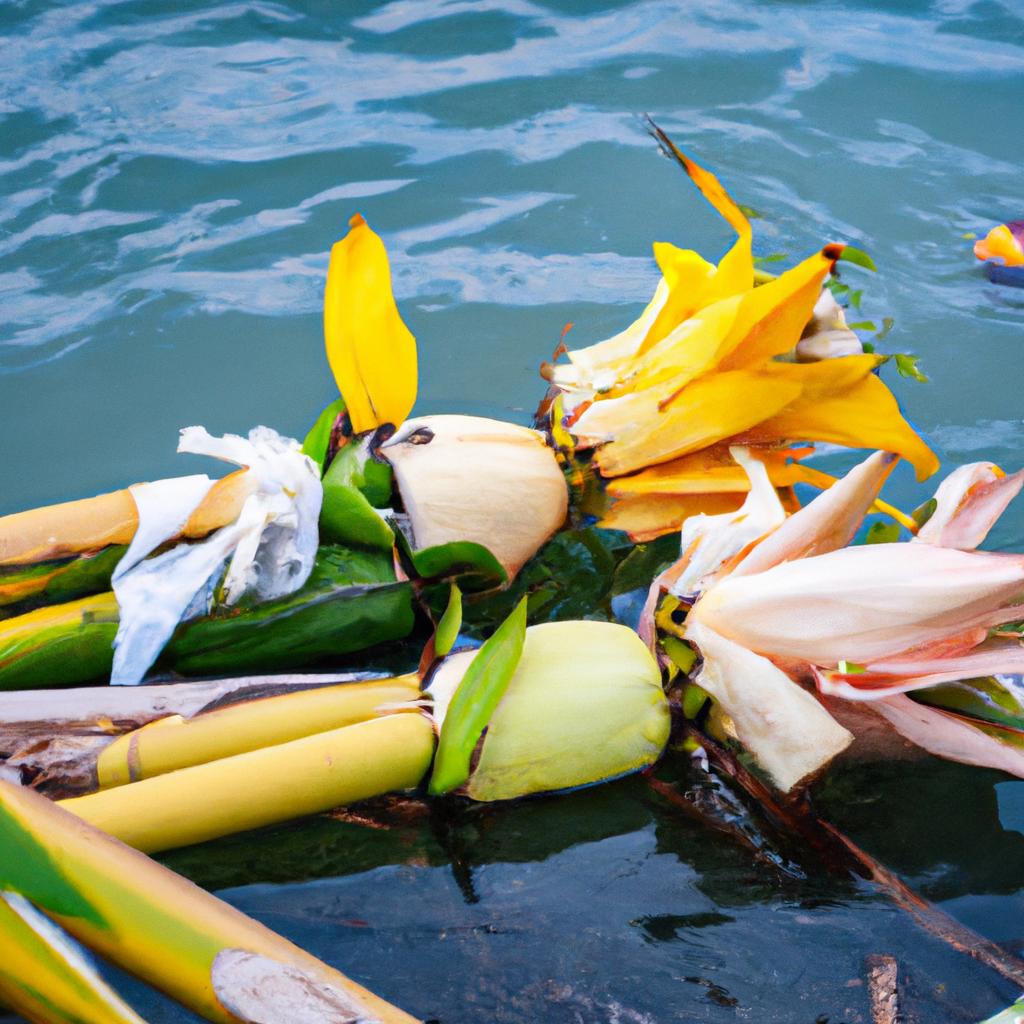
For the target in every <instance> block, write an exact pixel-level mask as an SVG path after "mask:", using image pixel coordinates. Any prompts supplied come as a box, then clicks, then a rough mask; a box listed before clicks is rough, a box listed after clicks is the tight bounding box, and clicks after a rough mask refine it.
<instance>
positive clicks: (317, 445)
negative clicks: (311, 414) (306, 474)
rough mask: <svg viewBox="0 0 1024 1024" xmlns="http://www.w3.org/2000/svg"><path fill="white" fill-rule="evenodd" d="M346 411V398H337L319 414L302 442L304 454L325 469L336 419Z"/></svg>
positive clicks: (322, 469)
mask: <svg viewBox="0 0 1024 1024" xmlns="http://www.w3.org/2000/svg"><path fill="white" fill-rule="evenodd" d="M344 411H345V400H344V399H343V398H336V399H335V400H334V401H333V402H331V404H330V405H329V406H327V408H326V409H324V411H323V412H322V413H320V415H319V416H317V418H316V422H315V423H314V424H313V426H312V427H310V429H309V433H308V434H307V435H306V439H305V440H304V441H303V442H302V454H303V455H308V456H309V457H310V458H311V459H312V460H313V461H314V462H315V463H316V464H317V465H318V466H319V467H320V472H321V473H323V471H324V463H325V462H326V461H327V449H328V448H329V447H330V444H331V431H332V430H333V429H334V421H335V420H336V419H337V418H338V417H339V416H340V415H341V414H342V413H343V412H344Z"/></svg>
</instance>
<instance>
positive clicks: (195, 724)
mask: <svg viewBox="0 0 1024 1024" xmlns="http://www.w3.org/2000/svg"><path fill="white" fill-rule="evenodd" d="M419 696H420V681H419V676H417V675H414V674H412V675H405V676H398V677H397V678H393V679H373V680H368V681H366V682H361V683H342V684H340V685H338V686H324V687H318V688H316V689H313V690H303V691H302V692H300V693H284V694H279V695H277V696H274V697H263V698H258V699H255V700H247V701H244V702H242V703H240V704H235V705H231V706H229V707H224V708H218V709H216V710H214V711H208V712H205V713H203V714H200V715H197V716H196V717H194V718H183V717H182V716H181V715H169V716H168V717H166V718H159V719H157V720H156V721H155V722H150V723H149V724H148V725H144V726H142V728H140V729H136V730H135V731H134V732H130V733H125V734H124V735H123V736H119V737H118V738H117V739H116V740H114V742H113V743H111V744H110V745H109V746H108V747H106V748H105V749H104V750H103V752H102V753H101V754H100V756H99V759H98V761H97V763H96V775H97V779H98V781H99V785H100V788H101V789H109V788H112V787H114V786H123V785H125V784H126V783H129V782H138V781H139V780H140V779H148V778H151V777H153V776H155V775H164V774H166V773H167V772H173V771H176V770H177V769H179V768H188V767H191V766H192V765H197V764H207V763H208V762H210V761H217V760H219V759H221V758H225V757H232V756H234V755H235V754H244V753H246V752H247V751H250V750H259V749H260V748H261V747H270V746H274V745H275V744H279V743H287V742H288V741H290V740H297V739H301V738H302V737H303V736H311V735H313V734H315V733H319V732H327V731H329V730H331V729H340V728H341V727H343V726H346V725H354V724H355V723H356V722H365V721H366V720H367V719H371V718H375V717H377V715H378V714H381V713H383V714H386V713H387V712H386V711H385V712H378V711H377V709H378V708H379V707H381V705H394V704H398V703H401V702H405V701H414V700H416V699H417V698H418V697H419ZM392 710H393V709H392Z"/></svg>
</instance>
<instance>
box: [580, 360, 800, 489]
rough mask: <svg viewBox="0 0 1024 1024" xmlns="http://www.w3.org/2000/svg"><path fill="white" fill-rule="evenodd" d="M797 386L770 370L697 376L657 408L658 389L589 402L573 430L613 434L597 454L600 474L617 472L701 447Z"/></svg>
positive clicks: (755, 417)
mask: <svg viewBox="0 0 1024 1024" xmlns="http://www.w3.org/2000/svg"><path fill="white" fill-rule="evenodd" d="M800 392H801V386H800V385H799V384H797V383H794V382H791V381H787V380H785V379H779V378H777V377H776V376H775V375H774V374H771V375H769V374H762V373H755V372H753V371H750V370H734V371H731V372H729V373H716V374H713V375H711V376H707V377H701V378H699V379H698V380H696V381H694V382H693V383H692V384H690V385H688V386H687V387H685V388H683V390H682V392H681V393H680V394H679V396H678V397H677V398H675V399H674V401H673V402H672V403H671V405H669V406H667V407H666V408H665V409H662V408H661V407H660V406H661V399H663V398H664V397H667V396H665V395H664V393H663V392H659V391H658V389H653V390H651V391H647V392H643V393H641V394H636V395H626V396H624V397H623V398H620V399H612V400H609V401H606V402H595V403H594V405H592V406H591V407H590V408H589V409H587V411H586V412H585V413H584V414H583V415H582V416H581V417H580V420H579V423H578V427H579V431H580V432H581V433H582V434H584V435H586V434H587V433H588V430H590V429H592V428H597V429H598V431H599V433H601V434H603V435H604V436H607V437H612V438H617V440H614V441H611V442H610V443H609V444H607V445H605V446H604V447H603V448H602V449H601V450H600V451H599V452H598V453H597V464H598V467H599V468H600V470H601V472H602V474H604V475H605V476H622V475H623V474H625V473H631V472H633V470H636V469H642V468H644V467H645V466H651V465H654V464H656V463H659V462H667V461H668V460H669V459H672V458H675V457H676V456H678V455H686V454H687V453H688V452H693V451H697V450H698V449H700V448H706V447H707V446H708V445H712V444H716V443H717V442H719V441H723V440H725V438H727V437H732V436H734V435H736V434H739V433H741V432H743V431H745V430H749V429H750V428H752V427H754V426H755V425H756V424H758V423H760V422H761V421H762V420H765V419H768V418H769V417H771V416H774V415H775V414H776V413H779V412H781V411H782V410H783V409H784V408H785V407H786V406H788V405H789V404H790V403H791V402H793V401H795V399H796V398H797V397H798V396H799V395H800Z"/></svg>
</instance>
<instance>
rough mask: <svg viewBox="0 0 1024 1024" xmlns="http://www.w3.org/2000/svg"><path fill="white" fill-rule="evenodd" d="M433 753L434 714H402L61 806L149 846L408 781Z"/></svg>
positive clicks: (299, 813) (259, 822) (285, 816)
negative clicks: (430, 715)
mask: <svg viewBox="0 0 1024 1024" xmlns="http://www.w3.org/2000/svg"><path fill="white" fill-rule="evenodd" d="M433 753H434V729H433V725H432V723H431V721H430V719H429V718H427V717H426V716H425V715H421V714H419V713H417V712H413V713H410V712H403V713H400V714H394V715H387V716H385V717H383V718H376V719H372V720H371V721H368V722H360V723H359V724H357V725H347V726H344V727H343V728H341V729H333V730H331V731H329V732H323V733H317V734H316V735H313V736H306V737H304V738H303V739H298V740H292V741H291V742H289V743H281V744H278V745H277V746H273V747H265V748H263V749H262V750H253V751H249V752H248V753H244V754H236V755H235V756H233V757H226V758H223V759H221V760H219V761H212V762H210V763H209V764H201V765H195V766H194V767H191V768H182V769H181V770H179V771H175V772H170V773H169V774H167V775H157V776H155V777H154V778H151V779H143V780H142V781H141V782H133V783H130V784H129V785H126V786H119V787H117V788H116V789H108V790H101V791H100V792H98V793H93V794H90V795H88V796H82V797H74V798H72V799H70V800H64V801H62V802H61V805H62V806H63V807H64V808H65V809H66V810H69V811H71V812H72V813H74V814H77V815H78V816H79V817H81V818H82V819H84V820H85V821H88V822H90V823H91V824H93V825H95V826H96V827H97V828H100V829H102V830H103V831H104V832H106V833H108V834H109V835H112V836H115V837H116V838H118V839H120V840H121V841H122V842H125V843H127V844H128V845H129V846H133V847H135V848H136V849H138V850H143V851H145V852H147V853H153V852H156V851H158V850H167V849H171V848H173V847H176V846H188V845H190V844H192V843H201V842H204V841H206V840H208V839H216V838H218V837H220V836H225V835H230V834H232V833H234V832H244V831H247V830H249V829H254V828H262V827H263V826H266V825H273V824H276V823H278V822H283V821H289V820H291V819H293V818H301V817H305V816H306V815H309V814H317V813H320V812H321V811H327V810H330V809H331V808H334V807H339V806H341V805H343V804H349V803H355V802H356V801H358V800H366V799H368V798H370V797H372V796H380V795H382V794H384V793H390V792H392V791H393V790H403V789H413V788H414V787H416V786H417V785H418V784H419V782H420V780H421V779H422V778H423V776H424V774H425V773H426V771H427V769H428V768H429V767H430V762H431V759H432V757H433Z"/></svg>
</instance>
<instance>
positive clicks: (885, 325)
mask: <svg viewBox="0 0 1024 1024" xmlns="http://www.w3.org/2000/svg"><path fill="white" fill-rule="evenodd" d="M895 325H896V321H895V320H894V319H893V318H892V317H891V316H883V317H882V329H881V330H880V331H879V332H878V333H877V334H876V335H875V340H876V341H881V340H882V339H883V338H884V337H885V336H886V335H887V334H888V333H889V332H890V331H891V330H892V329H893V327H894V326H895Z"/></svg>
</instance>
